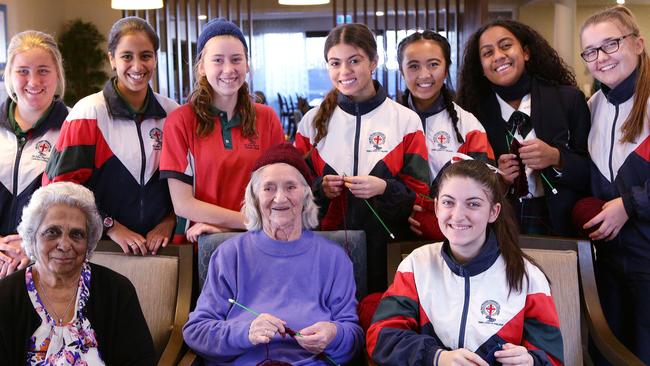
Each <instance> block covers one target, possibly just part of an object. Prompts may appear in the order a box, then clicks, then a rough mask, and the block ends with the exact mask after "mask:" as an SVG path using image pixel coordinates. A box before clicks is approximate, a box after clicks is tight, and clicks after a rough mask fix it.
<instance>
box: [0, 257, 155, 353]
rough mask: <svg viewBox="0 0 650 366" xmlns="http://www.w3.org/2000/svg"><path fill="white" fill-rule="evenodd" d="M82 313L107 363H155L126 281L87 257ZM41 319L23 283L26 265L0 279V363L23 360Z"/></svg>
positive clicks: (149, 337) (135, 295)
mask: <svg viewBox="0 0 650 366" xmlns="http://www.w3.org/2000/svg"><path fill="white" fill-rule="evenodd" d="M90 268H91V277H90V278H91V279H90V297H89V298H88V303H87V304H86V308H85V314H86V317H87V318H88V320H89V321H90V324H91V326H92V328H93V329H94V330H95V333H96V335H97V343H98V348H99V353H100V355H101V357H102V359H103V360H104V363H105V364H106V365H154V364H155V351H154V347H153V340H152V339H151V334H150V333H149V328H148V327H147V323H146V321H145V319H144V315H142V310H141V309H140V303H139V301H138V296H137V294H136V292H135V288H134V287H133V285H132V284H131V282H130V281H129V280H128V279H127V278H126V277H124V276H122V275H120V274H118V273H117V272H114V271H112V270H110V269H108V268H106V267H102V266H99V265H96V264H93V263H91V264H90ZM40 325H41V319H40V317H39V316H38V314H37V313H36V310H35V309H34V307H33V306H32V302H31V300H30V299H29V294H28V293H27V289H26V287H25V270H22V271H19V272H16V273H14V274H12V275H11V276H8V277H6V278H5V279H3V280H0V359H1V360H2V361H0V363H2V364H3V365H24V364H25V353H26V352H25V349H26V347H27V342H28V340H29V338H30V337H31V336H32V335H33V334H34V332H35V331H36V329H37V328H38V327H39V326H40Z"/></svg>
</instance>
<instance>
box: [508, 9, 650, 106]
mask: <svg viewBox="0 0 650 366" xmlns="http://www.w3.org/2000/svg"><path fill="white" fill-rule="evenodd" d="M607 7H608V5H580V1H578V5H577V7H576V21H575V31H574V33H573V34H572V35H571V36H572V37H573V44H574V52H573V54H574V58H573V62H572V63H570V64H569V66H571V67H572V68H573V70H574V72H575V74H576V81H577V83H578V86H579V87H580V89H582V91H584V92H585V94H587V95H589V92H590V90H591V86H592V84H593V78H592V77H591V75H590V74H589V71H588V70H587V67H586V66H585V64H584V62H583V61H582V59H581V58H580V56H579V54H580V52H581V48H580V34H579V33H580V27H581V26H582V23H583V22H584V21H585V20H586V19H587V18H588V17H589V16H590V15H591V14H594V13H596V12H598V11H600V10H602V9H604V8H607ZM627 7H628V8H629V9H630V10H631V11H632V12H633V13H634V15H635V17H636V19H637V22H638V23H639V27H640V29H641V34H642V35H643V36H645V38H646V39H650V5H639V4H630V5H627ZM554 17H555V14H554V5H553V3H552V2H532V3H529V4H527V5H523V6H521V7H520V8H519V18H518V19H519V20H520V21H522V22H523V23H526V24H528V25H530V26H532V27H533V28H535V29H536V30H537V31H538V32H540V33H541V34H542V35H543V36H544V37H545V38H546V39H547V40H548V41H549V43H551V44H553V29H554V27H555V26H556V24H555V21H554V20H555V19H554ZM567 36H569V35H567Z"/></svg>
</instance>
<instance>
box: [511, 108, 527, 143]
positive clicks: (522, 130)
mask: <svg viewBox="0 0 650 366" xmlns="http://www.w3.org/2000/svg"><path fill="white" fill-rule="evenodd" d="M506 123H507V124H508V131H510V133H511V134H512V135H515V134H516V132H519V134H520V135H521V138H522V139H525V138H526V136H527V135H528V133H529V132H530V131H531V130H532V129H533V125H532V123H531V122H530V116H528V115H527V114H526V113H524V112H520V111H514V112H513V113H512V115H511V116H510V119H508V122H506Z"/></svg>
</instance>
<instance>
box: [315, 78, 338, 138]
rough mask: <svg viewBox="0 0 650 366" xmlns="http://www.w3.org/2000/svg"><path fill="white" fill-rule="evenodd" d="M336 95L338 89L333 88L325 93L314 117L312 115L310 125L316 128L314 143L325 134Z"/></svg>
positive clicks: (334, 106)
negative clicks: (312, 119)
mask: <svg viewBox="0 0 650 366" xmlns="http://www.w3.org/2000/svg"><path fill="white" fill-rule="evenodd" d="M338 97H339V91H338V90H337V89H336V88H334V89H332V90H330V91H329V93H327V95H326V96H325V99H323V101H322V102H321V104H320V107H319V108H318V112H316V117H314V121H313V122H312V126H313V127H314V129H316V137H315V138H314V145H316V144H317V143H318V142H319V141H320V140H322V139H323V138H325V136H327V126H328V125H329V122H330V118H331V117H332V114H333V113H334V109H335V108H336V105H337V100H338Z"/></svg>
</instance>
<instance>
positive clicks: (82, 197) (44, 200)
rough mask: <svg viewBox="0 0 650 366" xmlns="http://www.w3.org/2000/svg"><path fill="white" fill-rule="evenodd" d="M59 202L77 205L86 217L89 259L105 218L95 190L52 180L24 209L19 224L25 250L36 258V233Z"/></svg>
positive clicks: (71, 205) (100, 233) (38, 190)
mask: <svg viewBox="0 0 650 366" xmlns="http://www.w3.org/2000/svg"><path fill="white" fill-rule="evenodd" d="M56 205H66V206H69V207H74V208H78V209H79V210H81V212H83V213H84V216H86V231H87V238H88V249H87V253H86V258H87V259H88V258H90V255H91V254H92V252H93V251H94V250H95V247H97V242H98V241H99V239H101V237H102V231H103V225H102V218H101V216H100V215H99V212H98V211H97V206H96V205H95V196H94V195H93V192H91V191H90V190H89V189H88V188H86V187H84V186H82V185H79V184H76V183H72V182H56V183H52V184H49V185H47V186H45V187H41V188H39V189H37V190H36V192H34V194H33V195H32V197H31V199H30V200H29V203H28V204H27V206H25V208H24V209H23V216H22V221H21V222H20V225H18V234H20V237H21V238H22V241H23V244H22V246H23V249H24V250H25V253H26V254H27V256H28V257H29V258H30V259H31V260H36V232H37V230H38V228H39V227H40V226H41V224H42V223H43V219H44V218H45V214H47V212H48V211H49V209H50V208H52V207H53V206H56Z"/></svg>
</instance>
